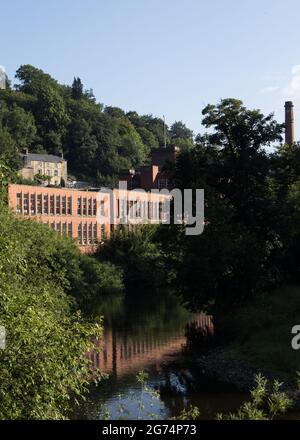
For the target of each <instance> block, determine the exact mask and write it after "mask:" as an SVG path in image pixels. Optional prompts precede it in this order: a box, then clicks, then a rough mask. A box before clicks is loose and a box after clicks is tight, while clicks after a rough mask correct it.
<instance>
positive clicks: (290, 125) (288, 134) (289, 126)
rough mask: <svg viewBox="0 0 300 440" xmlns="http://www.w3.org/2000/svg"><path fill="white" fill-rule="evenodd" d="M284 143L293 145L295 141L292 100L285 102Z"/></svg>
mask: <svg viewBox="0 0 300 440" xmlns="http://www.w3.org/2000/svg"><path fill="white" fill-rule="evenodd" d="M284 107H285V143H286V144H288V145H293V143H294V142H295V134H294V104H293V102H292V101H286V103H285V106H284Z"/></svg>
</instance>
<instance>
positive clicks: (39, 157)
mask: <svg viewBox="0 0 300 440" xmlns="http://www.w3.org/2000/svg"><path fill="white" fill-rule="evenodd" d="M22 158H23V159H25V158H27V159H28V160H32V161H36V162H53V163H59V162H63V161H64V160H65V159H63V158H62V157H60V156H54V155H53V154H36V153H28V155H26V154H22Z"/></svg>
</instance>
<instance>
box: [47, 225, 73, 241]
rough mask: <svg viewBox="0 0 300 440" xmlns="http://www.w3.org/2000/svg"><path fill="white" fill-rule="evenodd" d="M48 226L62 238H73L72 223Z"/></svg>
mask: <svg viewBox="0 0 300 440" xmlns="http://www.w3.org/2000/svg"><path fill="white" fill-rule="evenodd" d="M47 224H48V226H49V227H50V228H51V229H53V230H54V231H56V232H57V233H58V234H59V235H60V236H62V237H64V238H65V237H73V224H72V222H70V223H67V222H47Z"/></svg>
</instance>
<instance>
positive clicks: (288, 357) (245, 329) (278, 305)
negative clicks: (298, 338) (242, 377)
mask: <svg viewBox="0 0 300 440" xmlns="http://www.w3.org/2000/svg"><path fill="white" fill-rule="evenodd" d="M295 325H300V286H286V287H283V288H281V289H278V290H275V291H273V292H269V293H265V294H264V295H262V296H259V297H257V298H256V299H255V300H254V301H253V302H251V304H248V305H247V306H246V307H243V308H242V309H241V310H240V311H238V313H236V314H235V315H234V316H230V317H228V318H226V319H225V326H226V328H227V330H228V331H229V332H230V334H231V335H232V336H233V342H232V343H231V344H230V345H229V346H228V348H227V355H228V356H230V357H234V358H243V359H246V360H248V361H249V362H250V363H251V364H252V365H253V366H255V367H258V368H262V369H264V370H266V371H269V372H271V373H274V374H277V375H278V377H280V378H282V379H283V380H287V379H289V380H295V379H296V376H297V371H299V372H300V350H299V351H295V350H293V349H292V346H291V341H292V337H293V335H292V333H291V332H292V328H293V327H294V326H295Z"/></svg>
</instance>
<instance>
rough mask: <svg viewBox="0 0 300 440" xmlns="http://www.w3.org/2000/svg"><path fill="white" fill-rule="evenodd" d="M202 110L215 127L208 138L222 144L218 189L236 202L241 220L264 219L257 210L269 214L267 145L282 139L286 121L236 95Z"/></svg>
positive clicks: (211, 141)
mask: <svg viewBox="0 0 300 440" xmlns="http://www.w3.org/2000/svg"><path fill="white" fill-rule="evenodd" d="M202 114H203V115H204V119H203V125H204V126H205V127H206V128H211V129H213V130H214V132H213V133H212V134H209V135H207V142H208V143H209V144H210V145H215V146H217V147H218V148H219V164H217V166H216V176H217V181H218V185H217V189H218V191H219V192H220V193H221V194H223V196H225V197H226V198H228V200H229V201H230V202H231V203H232V204H233V206H234V209H235V214H236V217H237V219H238V221H241V222H244V223H245V224H246V225H250V224H252V225H253V226H255V223H256V225H257V223H258V222H260V223H262V222H261V220H259V219H258V218H257V213H258V212H260V213H261V212H262V211H263V210H264V209H265V215H266V216H267V215H269V216H270V205H269V200H268V197H269V194H268V181H267V177H268V174H269V173H268V170H269V165H270V161H269V158H268V156H267V154H266V151H265V147H267V146H270V145H271V144H272V143H273V142H276V141H281V139H282V137H281V134H282V131H283V125H280V124H278V123H277V122H276V121H275V120H274V118H273V115H272V114H270V115H268V116H264V115H263V114H262V113H261V112H260V111H259V110H248V109H247V108H246V107H244V106H243V103H242V102H241V101H238V100H236V99H224V100H222V101H221V102H220V103H219V104H218V105H208V106H207V107H205V109H204V110H203V112H202ZM218 168H219V170H218ZM266 220H267V219H266Z"/></svg>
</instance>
